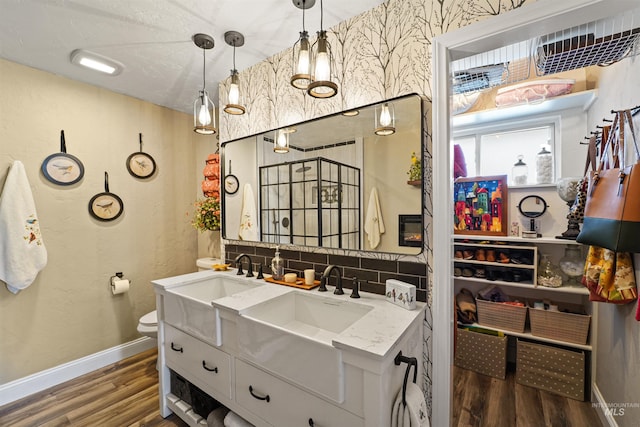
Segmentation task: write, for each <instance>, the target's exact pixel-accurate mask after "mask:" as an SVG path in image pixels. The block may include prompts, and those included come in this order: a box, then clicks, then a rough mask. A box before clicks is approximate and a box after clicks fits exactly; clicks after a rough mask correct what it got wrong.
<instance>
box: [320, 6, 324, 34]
mask: <svg viewBox="0 0 640 427" xmlns="http://www.w3.org/2000/svg"><path fill="white" fill-rule="evenodd" d="M323 17H324V11H323V8H322V0H320V31H322V30H323V29H324V26H323V24H322V19H323Z"/></svg>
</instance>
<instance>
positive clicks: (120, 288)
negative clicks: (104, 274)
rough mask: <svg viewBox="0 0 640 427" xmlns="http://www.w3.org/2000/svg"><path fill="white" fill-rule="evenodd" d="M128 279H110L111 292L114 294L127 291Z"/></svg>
mask: <svg viewBox="0 0 640 427" xmlns="http://www.w3.org/2000/svg"><path fill="white" fill-rule="evenodd" d="M129 285H130V283H129V280H128V279H114V280H111V293H112V294H114V295H118V294H124V293H125V292H127V291H129Z"/></svg>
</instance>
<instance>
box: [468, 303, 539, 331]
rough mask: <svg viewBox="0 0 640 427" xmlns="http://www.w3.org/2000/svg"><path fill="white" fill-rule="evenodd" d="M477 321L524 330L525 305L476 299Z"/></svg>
mask: <svg viewBox="0 0 640 427" xmlns="http://www.w3.org/2000/svg"><path fill="white" fill-rule="evenodd" d="M476 307H477V309H478V323H479V324H480V325H484V326H490V327H492V328H498V329H505V330H508V331H513V332H524V322H525V320H526V318H527V307H518V306H516V305H509V304H502V303H499V302H491V301H484V300H480V299H477V300H476Z"/></svg>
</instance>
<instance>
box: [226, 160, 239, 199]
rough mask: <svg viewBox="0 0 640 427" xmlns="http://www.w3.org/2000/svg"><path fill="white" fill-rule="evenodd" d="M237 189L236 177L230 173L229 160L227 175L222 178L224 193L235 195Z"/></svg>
mask: <svg viewBox="0 0 640 427" xmlns="http://www.w3.org/2000/svg"><path fill="white" fill-rule="evenodd" d="M239 187H240V183H239V182H238V177H237V176H235V175H233V174H232V173H231V160H229V173H228V174H227V175H225V177H224V191H225V193H227V194H236V193H237V192H238V188H239Z"/></svg>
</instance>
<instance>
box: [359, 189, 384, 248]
mask: <svg viewBox="0 0 640 427" xmlns="http://www.w3.org/2000/svg"><path fill="white" fill-rule="evenodd" d="M364 231H365V233H367V238H368V239H369V246H371V249H375V248H376V247H378V245H379V244H380V235H381V234H384V231H385V229H384V221H383V220H382V210H380V201H379V200H378V190H376V188H375V187H374V188H372V189H371V194H369V203H368V205H367V217H366V218H365V221H364Z"/></svg>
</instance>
